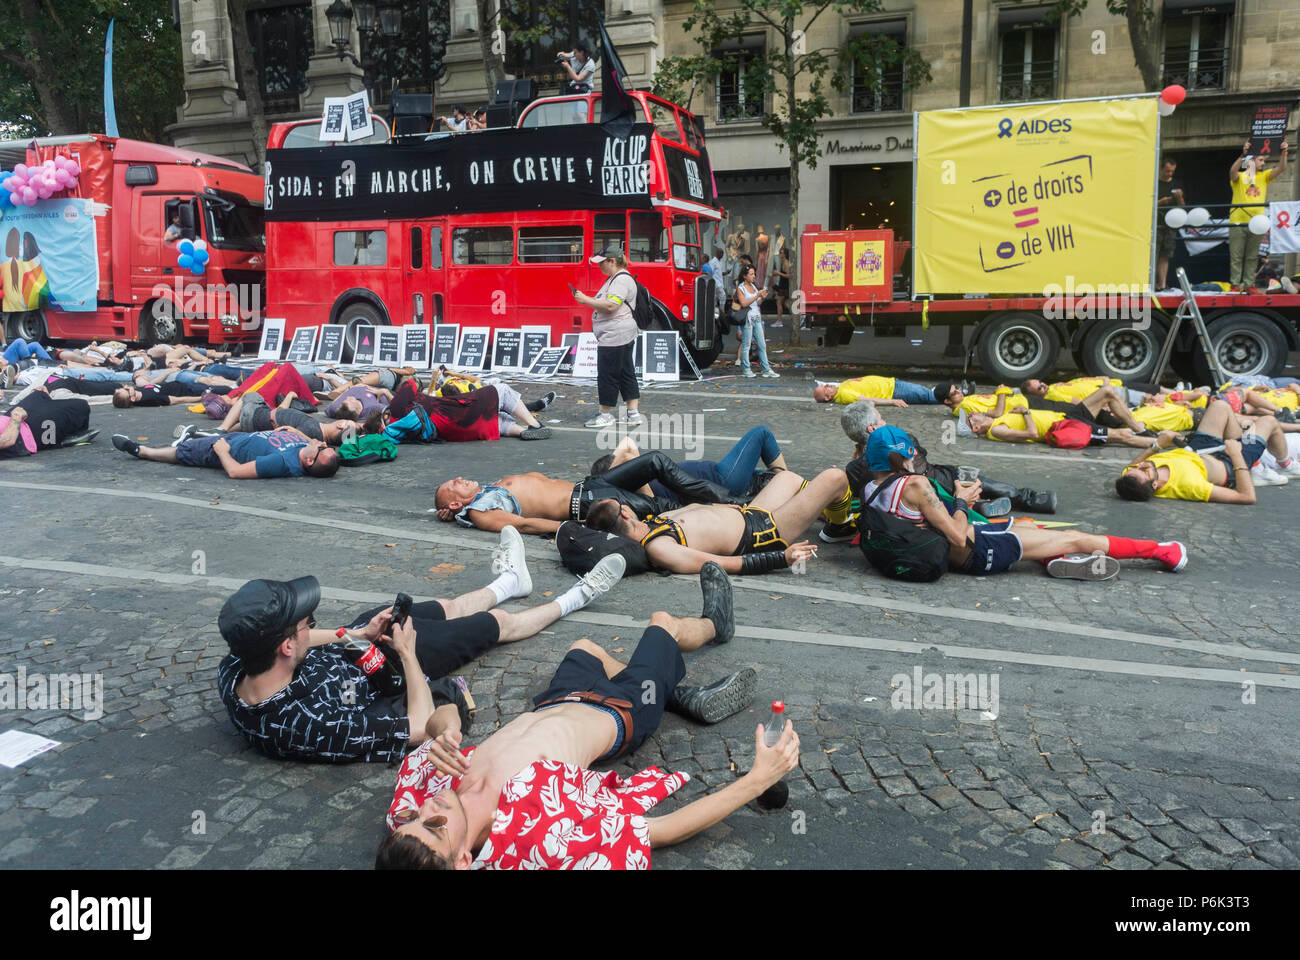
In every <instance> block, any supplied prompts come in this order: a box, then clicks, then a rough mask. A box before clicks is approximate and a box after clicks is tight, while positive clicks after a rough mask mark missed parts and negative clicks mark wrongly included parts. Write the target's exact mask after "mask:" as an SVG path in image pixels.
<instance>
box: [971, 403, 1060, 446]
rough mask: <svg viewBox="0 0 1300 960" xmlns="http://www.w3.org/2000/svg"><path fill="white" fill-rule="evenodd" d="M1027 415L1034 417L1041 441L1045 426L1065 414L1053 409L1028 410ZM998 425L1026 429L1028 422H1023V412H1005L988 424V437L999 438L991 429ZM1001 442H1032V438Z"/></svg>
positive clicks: (1045, 430) (1048, 425) (1045, 429)
mask: <svg viewBox="0 0 1300 960" xmlns="http://www.w3.org/2000/svg"><path fill="white" fill-rule="evenodd" d="M1029 416H1031V417H1033V418H1034V423H1036V424H1037V425H1038V439H1039V441H1041V440H1042V439H1043V437H1045V436H1046V435H1047V428H1048V427H1050V426H1051V425H1052V424H1054V423H1056V422H1057V421H1059V420H1064V419H1065V414H1063V413H1057V412H1056V411H1055V410H1030V411H1029ZM998 426H1004V427H1010V428H1011V429H1012V430H1028V429H1029V424H1028V423H1026V422H1025V415H1024V414H1023V413H1007V414H1003V415H1002V416H1000V417H998V418H997V419H996V420H994V421H993V422H992V423H991V424H989V439H990V440H1001V439H1002V438H1001V437H995V436H994V435H993V431H994V429H995V428H997V427H998ZM1002 442H1003V443H1033V442H1034V441H1032V440H1003V441H1002Z"/></svg>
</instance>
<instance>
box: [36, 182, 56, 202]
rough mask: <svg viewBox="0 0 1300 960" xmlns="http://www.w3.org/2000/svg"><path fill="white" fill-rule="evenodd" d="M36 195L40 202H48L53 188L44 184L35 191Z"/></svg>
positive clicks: (52, 193) (52, 194)
mask: <svg viewBox="0 0 1300 960" xmlns="http://www.w3.org/2000/svg"><path fill="white" fill-rule="evenodd" d="M36 195H37V196H38V197H40V198H41V199H42V200H48V199H50V197H52V196H54V188H53V187H51V186H49V185H48V184H46V185H44V186H42V187H41V188H40V189H39V190H37V191H36Z"/></svg>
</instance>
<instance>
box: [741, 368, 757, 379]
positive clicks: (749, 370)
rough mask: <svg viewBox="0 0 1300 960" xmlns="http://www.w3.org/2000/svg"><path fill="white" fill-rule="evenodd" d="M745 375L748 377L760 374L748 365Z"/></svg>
mask: <svg viewBox="0 0 1300 960" xmlns="http://www.w3.org/2000/svg"><path fill="white" fill-rule="evenodd" d="M744 375H745V376H746V377H756V376H758V374H756V373H754V371H753V370H751V369H750V368H749V367H746V368H745V373H744Z"/></svg>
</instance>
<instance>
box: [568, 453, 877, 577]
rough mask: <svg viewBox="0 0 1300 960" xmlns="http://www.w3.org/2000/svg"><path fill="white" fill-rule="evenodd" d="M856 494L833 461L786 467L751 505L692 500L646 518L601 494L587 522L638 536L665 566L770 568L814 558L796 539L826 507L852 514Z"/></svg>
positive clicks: (749, 570)
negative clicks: (804, 469) (803, 470)
mask: <svg viewBox="0 0 1300 960" xmlns="http://www.w3.org/2000/svg"><path fill="white" fill-rule="evenodd" d="M851 499H852V495H851V494H850V493H849V489H848V481H847V479H846V478H845V476H844V471H843V470H840V469H838V468H836V467H832V468H831V469H829V470H823V471H822V472H821V473H819V474H818V475H817V476H816V477H814V478H813V479H812V480H809V481H805V480H804V479H803V478H802V477H800V476H799V475H798V474H796V473H791V472H790V471H789V470H783V471H781V472H780V473H778V474H777V475H776V476H775V477H773V478H772V481H771V482H770V483H768V485H767V486H766V487H764V488H763V491H762V492H761V493H760V494H759V495H758V496H757V497H755V498H754V499H753V501H752V502H751V503H750V504H749V505H748V506H744V507H738V506H734V505H725V504H692V505H690V506H685V507H680V508H678V509H676V510H668V511H665V512H663V513H660V514H656V515H653V516H650V517H648V518H647V519H646V520H641V519H640V518H638V517H637V515H636V513H635V512H634V511H633V510H632V509H631V508H630V507H627V506H625V505H620V504H619V503H618V502H616V501H614V500H602V501H600V502H599V503H597V504H595V505H594V506H593V507H592V508H591V510H589V511H588V513H587V519H586V521H585V522H586V524H587V526H588V527H590V528H592V529H593V530H600V531H601V532H603V533H616V534H621V535H622V536H625V537H628V538H630V539H632V540H635V541H636V542H638V543H640V544H641V545H642V546H643V547H645V551H646V556H647V557H648V558H649V559H650V562H651V563H652V564H654V566H656V567H658V568H659V569H661V570H668V571H671V572H672V573H697V572H698V571H699V570H700V569H701V568H702V567H703V566H704V565H705V564H706V563H716V564H718V565H719V566H721V567H722V569H723V570H725V571H727V572H728V573H743V574H750V573H766V572H767V571H769V570H778V569H782V568H784V567H789V566H793V565H795V564H797V563H800V562H802V561H805V560H809V559H811V558H812V557H815V556H816V554H817V551H816V548H815V547H811V546H809V545H808V543H807V541H799V542H795V541H796V540H797V539H798V537H799V536H801V535H802V534H803V533H804V531H806V530H807V529H808V527H809V526H810V525H811V524H812V522H813V521H814V520H816V519H817V517H818V516H820V515H821V513H822V511H823V510H826V509H827V508H831V509H832V510H837V511H845V512H846V513H845V515H847V507H848V505H849V502H850V501H851Z"/></svg>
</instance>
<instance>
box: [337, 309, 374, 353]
mask: <svg viewBox="0 0 1300 960" xmlns="http://www.w3.org/2000/svg"><path fill="white" fill-rule="evenodd" d="M386 322H387V321H385V320H384V318H383V316H381V315H380V313H379V311H378V310H376V309H375V308H374V307H372V306H371V305H370V304H368V303H363V302H360V301H358V302H357V303H350V304H348V305H347V306H346V307H344V308H343V309H342V310H340V311H339V317H338V320H336V321H335V323H341V324H343V325H344V326H345V327H346V328H347V329H345V330H344V331H343V362H344V363H351V362H352V358H353V357H355V356H356V352H357V331H358V330H359V329H360V328H361V327H382V326H385V325H386Z"/></svg>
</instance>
